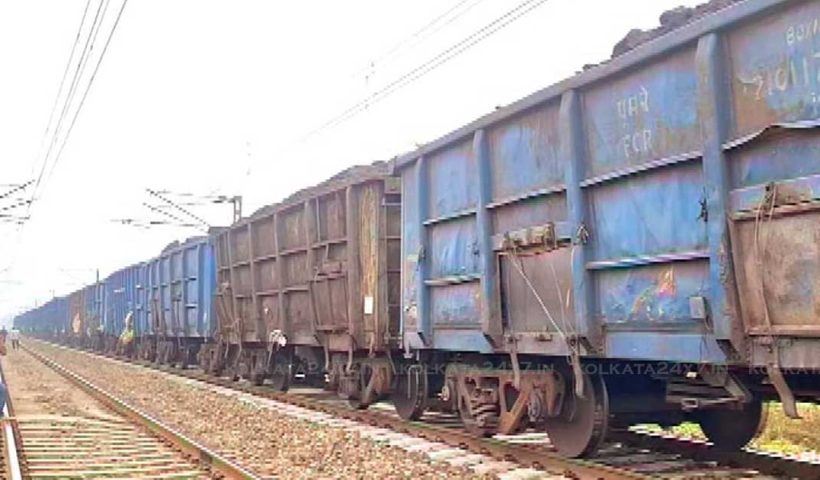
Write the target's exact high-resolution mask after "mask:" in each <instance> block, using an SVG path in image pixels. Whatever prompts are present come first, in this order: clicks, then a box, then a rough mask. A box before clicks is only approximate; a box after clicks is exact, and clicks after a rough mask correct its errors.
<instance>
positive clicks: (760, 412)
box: [694, 398, 769, 451]
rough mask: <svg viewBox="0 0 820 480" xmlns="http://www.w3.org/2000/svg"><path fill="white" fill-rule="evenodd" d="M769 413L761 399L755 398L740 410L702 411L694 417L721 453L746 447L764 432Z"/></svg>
mask: <svg viewBox="0 0 820 480" xmlns="http://www.w3.org/2000/svg"><path fill="white" fill-rule="evenodd" d="M768 411H769V410H768V408H766V407H764V406H763V402H762V401H761V400H760V399H759V398H754V399H752V401H751V402H749V403H746V404H744V405H743V407H742V409H740V410H732V409H728V408H720V409H711V410H701V411H698V412H696V413H695V414H694V417H695V420H696V421H697V422H698V423H700V428H701V429H702V430H703V433H704V434H705V435H706V438H708V439H709V441H710V442H712V443H713V444H714V445H715V448H717V449H718V450H721V451H736V450H740V449H741V448H743V447H745V446H746V444H748V443H749V442H750V441H752V439H754V438H755V437H756V436H757V435H758V434H759V433H760V432H761V431H762V430H763V428H764V427H765V426H766V418H767V417H768Z"/></svg>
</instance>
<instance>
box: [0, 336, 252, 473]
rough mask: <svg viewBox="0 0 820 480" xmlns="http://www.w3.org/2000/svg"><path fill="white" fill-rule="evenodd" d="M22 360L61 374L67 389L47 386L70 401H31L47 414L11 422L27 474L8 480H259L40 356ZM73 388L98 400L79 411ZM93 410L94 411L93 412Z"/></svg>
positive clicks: (34, 398) (33, 408)
mask: <svg viewBox="0 0 820 480" xmlns="http://www.w3.org/2000/svg"><path fill="white" fill-rule="evenodd" d="M15 356H16V357H17V358H16V359H15V361H21V362H22V361H26V362H27V364H26V368H28V369H29V370H34V369H36V368H46V367H47V368H48V369H50V370H51V371H53V372H56V373H57V374H59V377H58V378H59V379H60V381H62V382H64V383H65V385H60V384H59V381H55V380H51V381H50V382H49V383H48V388H50V389H53V390H54V391H57V392H59V395H58V398H59V401H64V400H65V399H68V401H67V402H66V404H65V405H63V408H60V407H59V406H58V407H57V408H56V410H55V408H54V403H58V402H50V404H48V402H43V404H42V405H36V402H38V401H40V400H39V399H38V398H39V397H43V395H42V394H34V395H31V396H29V397H27V398H25V399H24V401H25V402H26V403H29V406H28V407H29V408H28V410H29V412H33V411H36V410H37V409H40V408H41V409H43V410H45V411H47V413H45V414H43V413H39V414H34V413H27V414H21V415H19V416H17V417H14V418H13V420H11V423H13V424H14V425H15V427H16V433H17V435H16V440H17V446H18V449H17V461H18V462H19V465H20V469H19V471H20V473H19V475H20V476H17V477H15V476H13V475H12V476H7V477H6V478H26V479H29V478H30V479H71V478H78V479H79V478H83V479H84V478H131V479H206V478H225V479H255V478H257V477H256V476H255V475H254V474H252V473H250V472H248V471H247V470H245V469H243V468H242V467H240V466H238V465H236V464H234V463H232V462H231V461H229V460H227V459H225V458H223V457H221V456H220V455H219V454H217V453H215V452H212V451H210V450H208V449H207V448H205V447H203V446H201V445H199V444H198V443H196V442H195V441H193V440H191V439H188V438H186V437H185V436H183V435H181V434H180V433H178V432H176V431H174V430H173V429H171V428H169V427H168V426H166V425H164V424H163V423H162V422H160V421H159V420H157V419H154V418H151V417H150V416H148V415H146V414H144V413H143V412H140V411H139V410H137V409H135V408H133V407H131V406H129V405H127V404H126V403H125V402H123V401H121V400H119V399H118V398H116V397H114V396H113V395H111V394H109V393H107V392H106V391H104V390H103V389H101V388H99V387H98V386H96V385H94V384H92V383H90V382H89V381H87V380H86V379H84V378H82V377H80V376H78V375H76V374H75V373H73V372H71V371H69V370H68V369H66V368H64V367H63V366H61V365H59V364H57V363H56V362H54V361H52V360H50V359H48V358H46V357H44V356H42V355H40V354H38V353H37V352H33V351H31V350H28V351H27V352H16V353H15ZM22 356H28V358H29V359H31V361H28V360H26V359H25V358H22ZM38 362H39V365H38V364H37V363H38ZM8 385H9V389H10V391H12V392H15V395H16V394H17V390H16V389H18V388H20V389H22V388H23V387H24V385H22V382H21V383H20V384H15V379H14V378H12V379H11V381H10V382H9V384H8ZM72 389H74V390H81V391H82V392H83V394H84V395H86V396H87V397H91V399H92V400H89V399H88V398H87V397H85V398H84V399H83V400H82V401H81V402H82V404H83V407H82V409H78V408H77V406H76V404H77V402H76V401H74V400H75V399H77V398H78V397H77V394H76V393H74V392H71V390H72ZM80 395H82V394H80ZM92 403H97V404H98V405H96V406H94V405H91V404H92ZM89 408H91V409H93V413H91V414H89V413H88V409H89ZM80 410H81V411H80ZM7 423H9V422H7Z"/></svg>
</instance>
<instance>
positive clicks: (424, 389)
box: [391, 364, 430, 420]
mask: <svg viewBox="0 0 820 480" xmlns="http://www.w3.org/2000/svg"><path fill="white" fill-rule="evenodd" d="M429 393H430V392H429V384H428V380H427V367H426V366H425V365H420V364H415V365H410V366H409V367H408V369H407V373H405V374H402V375H396V377H395V384H394V385H393V394H392V395H391V400H392V402H393V406H394V407H395V408H396V413H397V414H398V415H399V416H400V417H401V418H403V419H405V420H418V419H419V418H421V415H422V414H423V413H424V410H425V409H426V408H427V397H428V395H429Z"/></svg>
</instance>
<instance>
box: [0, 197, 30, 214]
mask: <svg viewBox="0 0 820 480" xmlns="http://www.w3.org/2000/svg"><path fill="white" fill-rule="evenodd" d="M30 204H31V200H20V201H19V202H17V203H13V204H11V205H6V206H5V207H2V208H0V212H5V211H6V210H11V209H14V208H17V207H22V206H23V205H30Z"/></svg>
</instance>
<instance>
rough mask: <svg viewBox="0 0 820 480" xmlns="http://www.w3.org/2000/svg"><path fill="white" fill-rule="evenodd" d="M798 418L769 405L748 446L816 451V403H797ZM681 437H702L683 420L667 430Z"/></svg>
mask: <svg viewBox="0 0 820 480" xmlns="http://www.w3.org/2000/svg"><path fill="white" fill-rule="evenodd" d="M798 410H799V412H800V415H801V417H802V418H801V419H800V420H792V419H790V418H787V417H786V416H785V415H784V414H783V409H782V408H780V404H779V403H774V402H773V403H771V404H769V409H768V418H767V420H766V427H765V428H764V430H763V432H762V433H761V435H760V436H759V437H758V438H757V439H755V441H754V442H752V444H751V447H753V448H756V449H759V450H765V451H768V452H774V453H780V454H786V455H798V454H801V453H804V452H807V451H814V452H820V405H812V404H808V403H801V404H799V406H798ZM640 429H641V430H643V431H650V432H661V431H663V429H661V428H660V427H659V426H658V425H641V427H640ZM667 431H668V432H669V433H671V434H673V435H676V436H679V437H683V438H695V439H701V440H705V438H706V437H705V436H704V435H703V431H701V429H700V426H699V425H698V424H696V423H692V422H684V423H682V424H680V425H678V426H676V427H672V428H670V429H669V430H667Z"/></svg>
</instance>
